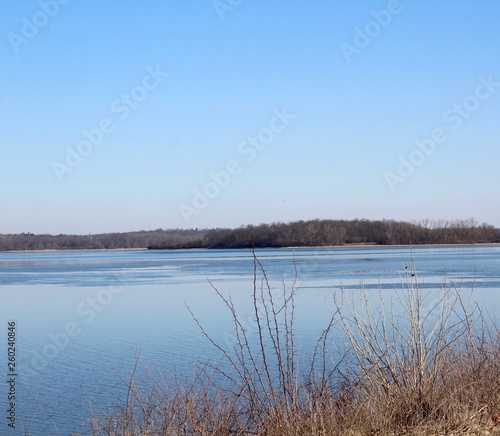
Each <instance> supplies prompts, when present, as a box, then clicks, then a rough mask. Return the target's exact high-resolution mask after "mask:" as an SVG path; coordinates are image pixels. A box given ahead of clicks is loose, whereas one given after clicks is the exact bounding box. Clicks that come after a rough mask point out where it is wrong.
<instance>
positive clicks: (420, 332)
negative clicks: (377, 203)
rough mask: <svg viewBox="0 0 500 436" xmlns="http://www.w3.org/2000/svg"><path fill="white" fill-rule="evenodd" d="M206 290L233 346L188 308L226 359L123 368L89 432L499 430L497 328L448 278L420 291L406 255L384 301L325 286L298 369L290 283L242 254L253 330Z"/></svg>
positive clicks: (228, 302) (354, 435)
mask: <svg viewBox="0 0 500 436" xmlns="http://www.w3.org/2000/svg"><path fill="white" fill-rule="evenodd" d="M212 287H213V289H214V291H215V292H216V293H217V294H218V295H219V297H220V299H221V301H222V302H223V304H225V306H226V307H227V309H228V310H229V311H230V313H231V315H232V320H233V329H234V335H235V338H236V342H235V343H236V345H235V347H234V348H232V349H231V348H227V347H224V346H222V345H221V344H219V343H217V342H216V341H215V340H214V339H213V338H212V337H211V336H210V335H209V334H208V333H207V332H206V331H205V329H204V328H203V326H202V325H201V323H200V322H199V321H198V319H197V318H196V316H195V315H194V314H192V315H193V319H194V320H195V322H197V323H198V325H199V327H200V330H201V332H202V334H204V335H205V336H206V338H207V340H208V341H209V342H210V343H211V344H212V345H213V346H214V347H215V348H216V349H218V350H219V352H220V353H221V356H222V358H223V360H224V361H225V363H226V364H225V365H222V366H214V365H209V364H205V365H201V366H198V369H197V370H196V371H194V374H193V375H192V376H189V377H188V376H184V377H179V376H177V375H170V376H165V377H167V378H166V380H161V381H158V380H157V379H156V378H155V377H154V376H153V375H152V374H151V373H148V372H147V370H146V375H147V376H146V379H141V380H139V378H138V377H137V376H136V371H135V370H134V372H133V374H132V377H131V379H130V382H129V395H128V399H127V401H126V403H125V404H123V405H119V406H115V407H114V408H112V409H110V410H109V411H108V413H106V414H104V416H98V415H97V414H94V417H93V419H92V427H93V434H94V435H96V436H97V435H123V436H129V435H130V436H131V435H200V436H201V435H221V436H224V435H228V436H229V435H276V436H278V435H283V436H284V435H332V436H333V435H352V436H358V435H359V436H361V435H406V434H408V435H410V434H412V435H450V436H451V435H487V434H492V435H493V434H499V435H500V347H499V345H500V344H499V335H498V330H497V329H496V327H494V326H493V323H492V322H486V321H485V318H484V317H483V314H482V313H481V311H480V310H479V308H477V307H474V306H473V305H472V303H471V301H472V300H471V299H470V298H468V299H465V298H464V297H463V293H462V292H461V290H460V289H457V288H456V287H455V286H453V285H452V284H451V285H449V284H447V283H443V286H442V289H441V294H440V296H439V298H437V299H436V296H435V293H434V294H432V295H431V294H424V292H423V290H422V289H421V286H420V284H419V281H418V276H417V274H416V270H415V265H414V264H413V265H412V267H411V270H405V272H404V273H403V275H402V277H401V280H400V281H399V282H398V283H397V284H395V286H394V288H395V289H394V292H393V293H392V298H393V301H391V299H390V298H388V297H387V295H385V296H384V295H383V294H382V291H381V290H380V293H379V298H378V299H376V303H374V302H373V295H369V292H368V291H367V290H365V289H364V286H363V285H361V289H360V292H359V293H358V294H356V295H354V294H353V293H350V292H347V291H345V290H344V289H341V290H340V291H337V292H334V295H333V299H332V301H333V304H332V309H331V319H330V322H329V323H328V325H327V326H326V327H325V330H324V331H323V333H322V335H321V336H320V337H319V338H318V341H317V343H316V347H315V350H314V354H313V356H312V358H311V360H310V362H309V367H308V368H305V369H304V368H303V367H301V368H300V369H299V368H298V364H297V353H296V344H295V341H296V334H295V295H296V292H297V286H296V282H294V283H293V284H292V285H291V287H287V286H285V283H283V286H282V288H281V289H280V290H279V291H278V292H276V291H275V290H273V289H272V287H271V284H270V283H269V281H268V278H267V275H266V273H265V271H264V268H263V267H262V265H261V263H260V262H259V260H258V259H257V257H255V255H254V281H253V318H254V322H255V329H254V332H256V334H254V336H252V335H251V334H250V332H249V331H248V327H247V328H245V326H244V325H243V323H242V322H241V319H240V317H239V316H238V314H237V312H236V310H235V307H234V305H233V303H232V301H231V299H230V298H228V297H225V296H224V295H222V294H221V293H220V292H219V291H218V290H217V289H216V288H215V287H214V286H213V285H212ZM469 296H470V295H469ZM370 300H371V301H370ZM429 300H432V301H431V302H430V303H429ZM464 300H466V301H464ZM332 344H334V345H335V348H336V349H337V351H336V353H335V355H340V356H342V359H340V360H339V361H338V362H334V361H333V360H332V358H331V354H330V353H329V352H328V350H329V346H330V345H332ZM339 353H340V354H339ZM221 368H226V369H221ZM227 368H229V369H227Z"/></svg>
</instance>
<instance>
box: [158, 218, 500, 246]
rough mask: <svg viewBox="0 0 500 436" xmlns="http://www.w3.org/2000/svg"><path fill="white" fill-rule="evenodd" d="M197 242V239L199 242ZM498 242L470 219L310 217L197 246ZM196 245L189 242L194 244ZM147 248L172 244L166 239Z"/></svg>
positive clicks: (218, 236)
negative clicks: (338, 218) (319, 218)
mask: <svg viewBox="0 0 500 436" xmlns="http://www.w3.org/2000/svg"><path fill="white" fill-rule="evenodd" d="M193 242H194V241H193ZM200 242H201V241H200ZM495 242H500V229H497V228H495V227H493V226H491V225H488V224H481V225H479V224H478V222H477V221H476V220H474V219H473V218H471V219H468V220H456V221H444V220H440V221H430V220H422V221H420V222H418V223H415V222H413V223H409V222H404V221H393V220H382V221H369V220H359V219H356V220H312V221H295V222H291V223H273V224H260V225H257V226H254V225H248V226H244V227H240V228H238V229H217V230H211V231H209V232H207V234H206V235H205V237H204V238H203V241H202V243H201V244H200V245H199V248H249V247H252V246H255V247H258V248H263V247H313V246H332V245H346V244H377V245H409V244H415V245H418V244H473V243H495ZM194 245H196V244H191V246H194ZM149 248H182V247H172V246H170V244H169V242H168V241H165V242H163V243H161V244H153V245H152V246H150V247H149Z"/></svg>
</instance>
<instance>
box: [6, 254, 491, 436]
mask: <svg viewBox="0 0 500 436" xmlns="http://www.w3.org/2000/svg"><path fill="white" fill-rule="evenodd" d="M256 254H257V256H258V259H259V260H260V262H261V263H262V265H263V267H264V269H265V271H266V273H267V276H268V279H269V280H270V282H271V285H272V287H273V288H276V289H279V288H280V287H281V286H282V284H281V283H282V282H283V281H284V282H285V283H286V284H287V286H290V285H291V283H292V282H293V280H294V277H295V272H294V271H295V269H296V271H297V276H298V279H297V284H298V286H299V290H298V291H297V298H296V305H297V323H296V328H297V343H298V345H299V347H302V349H301V352H302V354H303V356H305V357H304V359H305V360H307V359H306V357H307V355H308V350H309V348H308V346H309V344H311V343H312V341H313V340H314V338H317V336H318V334H319V333H321V330H322V328H324V327H325V323H326V322H327V321H328V318H329V309H328V307H329V304H331V302H332V292H333V291H334V290H338V289H339V288H340V287H341V286H342V287H343V288H344V290H345V291H347V292H356V291H357V290H358V289H359V287H360V280H363V284H364V287H365V289H366V290H367V291H368V293H371V292H372V291H373V295H374V296H377V295H378V292H377V289H379V288H380V289H381V290H382V292H383V295H385V294H384V292H385V293H387V295H390V294H391V292H393V288H394V284H396V286H397V284H398V283H399V281H400V276H401V275H402V276H403V280H404V274H405V271H410V272H411V271H412V254H411V252H410V249H409V248H408V247H375V246H366V247H339V248H297V249H260V250H257V251H256ZM413 257H414V259H415V262H416V274H417V275H418V278H419V281H420V283H421V284H422V288H423V289H424V290H425V291H426V292H428V293H429V295H430V297H431V300H432V298H434V297H433V295H435V298H438V295H439V289H440V287H441V285H442V284H443V280H444V278H445V277H446V281H447V283H454V284H455V285H456V286H457V288H460V289H462V290H463V292H464V294H467V295H468V292H469V291H470V290H471V289H472V288H474V294H473V298H474V300H475V301H476V302H477V303H478V304H479V305H480V306H481V307H483V308H484V310H485V312H487V313H488V314H489V315H490V316H492V317H494V316H495V313H497V309H498V303H497V300H498V298H497V296H498V295H499V291H500V245H487V246H486V245H461V246H425V247H414V248H413ZM405 265H406V267H407V268H408V269H406V270H405ZM253 274H254V262H253V256H252V253H251V251H250V250H179V251H156V250H149V251H148V250H123V251H121V250H116V251H64V252H54V251H47V252H10V253H0V285H1V288H0V297H1V306H0V321H1V324H0V325H1V328H2V329H3V333H2V334H3V337H4V340H2V344H1V346H0V368H1V369H0V374H1V377H2V384H1V385H2V388H1V389H0V410H2V418H1V421H0V434H21V432H20V429H21V426H22V425H23V424H24V425H25V426H26V427H29V426H31V434H33V435H53V434H63V435H64V434H68V433H69V432H72V433H82V434H83V433H85V431H88V426H85V425H84V426H82V423H83V422H84V421H85V420H86V419H88V418H89V416H90V415H89V404H92V407H93V408H94V410H97V411H103V410H106V407H108V406H110V405H113V404H116V403H117V402H119V401H121V400H123V399H124V397H125V395H126V380H127V378H128V377H129V375H130V372H131V370H132V369H133V367H134V363H135V360H136V356H137V355H138V356H139V358H140V363H141V364H144V365H146V366H147V367H148V368H151V369H152V370H153V371H162V370H163V369H166V370H169V371H171V370H174V369H176V370H178V371H190V370H191V369H192V368H193V362H194V361H196V360H198V361H218V360H219V358H220V355H219V354H218V353H217V351H216V350H215V349H214V347H213V346H211V345H210V344H209V343H208V341H207V339H206V338H204V336H203V335H202V334H201V333H200V329H199V328H198V326H197V325H196V323H195V321H194V320H193V319H192V317H191V315H190V314H189V311H188V308H187V307H189V308H190V310H191V311H192V312H193V313H194V314H195V316H196V317H197V318H198V319H199V321H200V323H201V324H202V325H203V326H204V328H205V329H206V330H207V331H208V332H209V333H210V335H211V336H212V337H213V338H214V339H216V340H217V341H219V342H220V343H222V344H230V343H231V338H234V335H233V333H232V332H233V330H232V324H231V316H230V313H228V310H227V308H225V307H224V304H223V302H222V301H221V299H220V298H219V297H218V296H217V295H216V293H215V291H214V290H213V289H212V287H211V284H212V285H213V286H215V287H216V288H217V289H218V290H219V291H220V292H221V293H222V294H223V295H226V296H231V299H232V301H233V303H234V304H235V307H236V308H237V310H238V313H239V314H241V317H242V319H244V320H245V319H247V320H248V319H250V318H251V316H250V315H251V303H252V300H251V295H252V291H253ZM208 280H210V282H211V284H210V283H209V281H208ZM259 286H260V285H259ZM384 298H385V297H384ZM9 321H10V322H15V329H16V330H15V333H16V344H15V345H16V347H15V348H16V363H17V367H16V370H17V377H16V386H15V388H16V392H15V394H16V424H17V425H16V431H12V432H10V430H9V427H8V426H7V423H8V421H7V415H8V413H7V410H8V409H9V405H8V403H9V401H8V399H7V395H8V391H7V389H8V383H7V382H8V380H9V378H8V376H7V372H8V371H7V369H8V367H7V350H6V346H5V344H6V342H7V339H6V338H7V333H8V325H7V323H8V322H9Z"/></svg>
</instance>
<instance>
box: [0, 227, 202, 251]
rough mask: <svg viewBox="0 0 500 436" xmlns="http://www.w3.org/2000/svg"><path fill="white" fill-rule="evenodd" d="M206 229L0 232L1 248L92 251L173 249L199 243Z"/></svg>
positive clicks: (8, 249)
mask: <svg viewBox="0 0 500 436" xmlns="http://www.w3.org/2000/svg"><path fill="white" fill-rule="evenodd" d="M206 233H207V230H198V229H191V230H182V229H172V230H163V229H157V230H153V231H139V232H127V233H103V234H98V235H35V234H33V233H21V234H16V235H0V251H12V250H91V249H97V250H99V249H108V250H110V249H119V248H122V249H132V248H147V247H149V246H152V245H155V244H165V243H167V244H168V245H169V246H171V247H172V248H180V247H182V248H186V247H189V245H190V244H192V243H195V242H196V244H197V245H198V246H199V245H200V244H201V242H202V241H203V238H204V236H205V235H206Z"/></svg>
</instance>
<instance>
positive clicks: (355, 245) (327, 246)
mask: <svg viewBox="0 0 500 436" xmlns="http://www.w3.org/2000/svg"><path fill="white" fill-rule="evenodd" d="M476 245H477V246H495V245H497V246H500V243H498V242H475V243H463V244H451V243H449V244H415V245H413V244H392V245H382V244H375V243H372V242H367V243H365V244H363V243H356V244H344V245H307V246H304V245H302V246H284V247H256V248H255V249H256V250H268V249H273V250H284V249H288V250H289V249H292V250H300V249H305V248H307V249H311V248H313V249H321V248H366V247H381V248H391V247H461V246H476ZM194 250H207V251H210V250H251V248H249V247H240V248H204V247H199V248H151V249H150V248H147V247H143V248H68V249H62V248H48V249H43V250H6V251H0V253H51V252H69V251H96V252H101V251H194Z"/></svg>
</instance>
